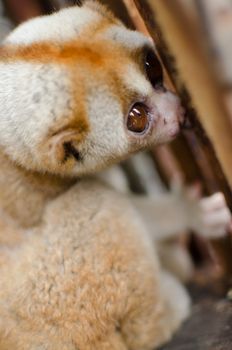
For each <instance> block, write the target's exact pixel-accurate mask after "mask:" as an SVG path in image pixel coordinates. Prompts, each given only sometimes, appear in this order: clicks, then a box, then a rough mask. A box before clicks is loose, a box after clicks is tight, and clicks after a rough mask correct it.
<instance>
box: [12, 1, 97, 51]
mask: <svg viewBox="0 0 232 350" xmlns="http://www.w3.org/2000/svg"><path fill="white" fill-rule="evenodd" d="M100 19H101V16H100V14H98V13H97V12H95V11H92V10H91V9H89V8H88V7H81V8H79V7H71V8H67V9H64V10H62V11H59V12H57V13H54V14H52V15H48V16H42V17H37V18H36V19H31V20H29V21H27V22H25V23H23V24H22V25H21V26H19V27H18V28H17V29H16V30H15V31H14V32H13V34H12V35H9V36H8V38H7V39H6V43H10V44H17V45H29V44H32V43H35V42H41V41H56V42H57V41H58V42H65V41H68V40H72V39H74V38H77V37H78V36H79V35H81V33H82V32H83V31H85V29H86V27H88V26H89V25H93V24H94V23H97V22H99V20H100ZM48 28H49V30H48Z"/></svg>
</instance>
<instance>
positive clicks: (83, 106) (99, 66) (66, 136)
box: [0, 1, 183, 175]
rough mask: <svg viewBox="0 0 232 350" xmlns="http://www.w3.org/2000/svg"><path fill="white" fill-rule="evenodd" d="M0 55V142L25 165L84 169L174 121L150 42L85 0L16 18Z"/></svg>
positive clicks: (66, 171) (173, 127)
mask: <svg viewBox="0 0 232 350" xmlns="http://www.w3.org/2000/svg"><path fill="white" fill-rule="evenodd" d="M0 57H1V58H0V146H1V147H2V148H3V149H4V151H5V152H6V153H7V154H8V156H9V157H11V159H12V160H13V161H15V162H17V163H18V164H21V165H22V166H23V167H25V168H27V169H30V170H36V171H42V172H49V173H54V174H62V175H82V174H88V173H91V172H95V171H96V170H100V169H102V168H104V167H105V166H106V165H108V164H110V163H113V162H116V161H119V160H121V159H123V158H125V157H126V156H128V155H129V154H130V153H133V152H135V151H137V150H140V149H143V148H145V147H147V146H150V145H152V144H156V143H163V142H166V141H169V140H171V139H172V138H173V137H174V136H175V135H176V134H177V132H178V130H179V124H180V121H181V118H182V114H183V113H182V111H181V107H180V103H179V100H178V99H177V97H175V95H174V94H172V93H171V92H169V91H167V90H166V89H165V87H164V83H163V72H162V68H161V65H160V63H159V61H158V59H157V56H156V54H155V51H154V47H153V44H152V43H151V42H150V40H149V39H147V38H146V37H144V36H143V35H142V34H140V33H138V32H136V31H130V30H128V29H126V28H125V27H124V26H123V24H122V23H121V22H120V21H118V20H117V19H115V18H114V16H113V15H112V14H111V13H110V12H108V11H107V10H106V9H105V8H104V7H102V6H100V5H99V4H97V3H96V2H94V1H85V2H84V4H83V5H80V6H76V7H72V8H68V9H64V10H62V11H60V12H58V13H55V14H53V15H50V16H44V17H39V18H36V19H33V20H30V21H28V22H26V23H24V24H23V25H21V26H20V27H18V28H17V29H16V30H15V31H14V32H13V33H12V34H11V35H10V36H9V37H8V38H7V40H6V41H5V43H4V45H3V46H2V48H0Z"/></svg>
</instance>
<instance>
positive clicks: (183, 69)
mask: <svg viewBox="0 0 232 350" xmlns="http://www.w3.org/2000/svg"><path fill="white" fill-rule="evenodd" d="M138 2H139V1H138ZM147 4H148V5H149V7H150V9H151V10H152V12H153V13H152V14H151V13H150V14H149V17H150V19H152V17H153V18H155V19H156V21H157V22H158V24H159V27H160V29H161V31H162V35H163V36H164V37H165V40H166V43H167V46H168V48H169V50H170V52H171V54H172V55H173V56H174V57H175V60H176V65H177V68H178V72H179V74H180V77H181V79H182V81H183V83H184V85H185V86H186V87H187V90H188V91H189V92H190V94H191V99H192V103H193V106H194V107H195V108H196V110H197V111H198V115H199V119H200V121H201V123H202V125H203V127H204V128H205V130H206V132H207V134H208V136H209V138H210V140H211V141H212V143H213V145H214V148H215V151H216V155H217V157H218V159H219V161H220V163H221V165H222V167H223V170H224V172H225V174H226V176H227V179H228V181H229V183H230V185H232V126H231V122H230V120H229V117H228V114H227V111H226V108H225V105H224V103H223V100H222V97H221V93H220V89H219V87H218V84H217V81H216V79H215V77H214V74H213V73H212V69H211V63H210V60H209V58H208V57H207V55H206V52H205V50H204V49H203V47H202V45H201V44H200V43H199V41H198V40H197V39H196V37H195V35H194V33H193V31H192V30H191V28H190V26H189V25H188V22H187V21H186V19H185V16H184V15H183V13H182V11H181V7H180V6H177V4H176V2H173V1H172V0H165V1H164V0H155V1H154V0H147Z"/></svg>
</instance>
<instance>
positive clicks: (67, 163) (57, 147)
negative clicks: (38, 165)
mask: <svg viewBox="0 0 232 350" xmlns="http://www.w3.org/2000/svg"><path fill="white" fill-rule="evenodd" d="M82 140H83V134H82V135H81V134H80V133H78V131H77V130H70V129H69V130H63V131H60V132H59V133H57V134H55V135H52V136H50V137H49V138H48V139H47V141H46V142H45V143H43V144H42V145H41V147H40V151H41V148H42V152H41V154H42V163H43V164H42V167H43V168H44V167H45V168H46V170H49V171H51V172H55V173H57V172H58V173H60V172H63V171H65V170H70V168H72V167H73V166H74V165H75V163H76V162H80V161H81V160H82V155H81V152H80V151H79V149H78V147H79V145H80V142H81V141H82Z"/></svg>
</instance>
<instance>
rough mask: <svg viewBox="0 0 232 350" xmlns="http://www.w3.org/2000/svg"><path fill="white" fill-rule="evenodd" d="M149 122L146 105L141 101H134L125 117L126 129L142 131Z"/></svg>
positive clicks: (136, 131)
mask: <svg viewBox="0 0 232 350" xmlns="http://www.w3.org/2000/svg"><path fill="white" fill-rule="evenodd" d="M149 122H150V120H149V115H148V111H147V108H146V106H145V105H144V104H142V103H136V104H135V105H134V106H133V107H132V109H131V110H130V113H129V115H128V118H127V128H128V130H130V131H132V132H135V133H142V132H144V131H145V130H146V129H147V128H148V126H149Z"/></svg>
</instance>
